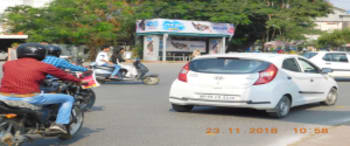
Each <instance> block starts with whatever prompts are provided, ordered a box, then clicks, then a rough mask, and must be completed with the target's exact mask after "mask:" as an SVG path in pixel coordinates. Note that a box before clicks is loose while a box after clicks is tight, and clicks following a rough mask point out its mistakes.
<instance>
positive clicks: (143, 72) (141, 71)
mask: <svg viewBox="0 0 350 146" xmlns="http://www.w3.org/2000/svg"><path fill="white" fill-rule="evenodd" d="M119 65H120V67H121V69H120V70H119V72H120V75H121V78H117V79H115V78H109V77H110V75H111V74H112V72H113V70H114V67H107V66H98V65H97V64H96V63H91V64H90V68H92V69H93V70H94V72H95V73H96V79H97V80H98V81H99V82H100V83H104V82H107V81H142V82H143V83H144V84H146V85H156V84H158V83H159V81H160V79H159V77H158V75H157V74H147V73H148V71H149V69H148V68H147V67H146V66H145V65H144V64H142V63H141V62H140V60H136V61H134V62H133V64H132V65H123V64H119Z"/></svg>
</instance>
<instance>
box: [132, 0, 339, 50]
mask: <svg viewBox="0 0 350 146" xmlns="http://www.w3.org/2000/svg"><path fill="white" fill-rule="evenodd" d="M331 8H332V7H331V6H330V5H329V4H328V3H327V2H326V1H324V0H177V1H172V0H148V1H147V0H146V1H144V3H143V4H142V5H141V6H140V7H139V9H138V11H137V12H138V13H137V14H138V15H139V17H138V18H142V19H147V18H169V19H185V20H204V21H213V22H226V23H233V24H234V25H235V26H236V32H235V33H236V34H235V36H234V39H232V41H231V49H237V48H246V47H248V46H250V45H251V44H253V43H254V42H255V41H256V40H261V42H262V43H264V42H267V41H271V40H275V39H280V40H283V41H290V40H300V39H304V34H305V33H309V32H311V30H312V28H313V21H312V20H313V18H315V17H319V16H325V15H326V14H328V13H330V12H331Z"/></svg>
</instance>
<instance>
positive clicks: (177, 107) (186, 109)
mask: <svg viewBox="0 0 350 146" xmlns="http://www.w3.org/2000/svg"><path fill="white" fill-rule="evenodd" d="M171 106H172V107H173V109H174V110H175V111H177V112H189V111H191V110H192V108H193V105H177V104H171Z"/></svg>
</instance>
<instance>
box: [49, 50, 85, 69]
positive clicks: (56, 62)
mask: <svg viewBox="0 0 350 146" xmlns="http://www.w3.org/2000/svg"><path fill="white" fill-rule="evenodd" d="M46 48H47V56H46V57H45V59H44V60H43V62H45V63H47V64H52V65H53V66H55V67H57V68H60V69H69V70H71V71H81V72H85V71H87V70H88V69H87V68H85V67H82V66H77V65H73V64H71V63H70V62H68V61H66V60H65V59H63V58H59V57H60V55H61V53H62V49H61V48H60V47H58V46H54V45H47V46H46Z"/></svg>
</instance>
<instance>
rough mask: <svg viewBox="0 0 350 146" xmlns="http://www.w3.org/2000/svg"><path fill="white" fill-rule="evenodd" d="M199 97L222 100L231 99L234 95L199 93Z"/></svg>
mask: <svg viewBox="0 0 350 146" xmlns="http://www.w3.org/2000/svg"><path fill="white" fill-rule="evenodd" d="M199 98H201V99H206V100H222V101H233V100H234V99H235V97H234V96H231V95H199Z"/></svg>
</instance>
